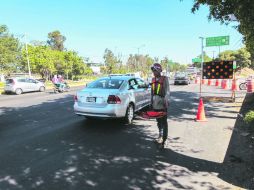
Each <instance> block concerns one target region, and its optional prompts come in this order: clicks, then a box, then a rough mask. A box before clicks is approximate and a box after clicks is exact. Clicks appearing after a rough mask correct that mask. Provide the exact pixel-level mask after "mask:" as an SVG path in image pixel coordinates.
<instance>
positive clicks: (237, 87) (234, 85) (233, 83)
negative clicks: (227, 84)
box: [231, 79, 239, 91]
mask: <svg viewBox="0 0 254 190" xmlns="http://www.w3.org/2000/svg"><path fill="white" fill-rule="evenodd" d="M231 90H232V91H238V90H239V84H238V81H237V80H236V79H233V80H232V88H231Z"/></svg>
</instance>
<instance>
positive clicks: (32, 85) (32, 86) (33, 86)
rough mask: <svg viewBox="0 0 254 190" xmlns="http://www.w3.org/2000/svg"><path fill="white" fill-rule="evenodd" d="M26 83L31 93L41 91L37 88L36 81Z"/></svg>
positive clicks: (31, 80)
mask: <svg viewBox="0 0 254 190" xmlns="http://www.w3.org/2000/svg"><path fill="white" fill-rule="evenodd" d="M26 82H27V85H28V89H29V91H30V92H31V91H37V90H39V89H38V87H37V82H36V80H34V79H27V80H26Z"/></svg>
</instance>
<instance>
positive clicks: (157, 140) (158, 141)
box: [154, 136, 163, 144]
mask: <svg viewBox="0 0 254 190" xmlns="http://www.w3.org/2000/svg"><path fill="white" fill-rule="evenodd" d="M154 142H156V143H158V144H161V143H162V142H163V138H162V137H160V136H159V137H158V138H156V139H154Z"/></svg>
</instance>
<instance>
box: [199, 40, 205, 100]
mask: <svg viewBox="0 0 254 190" xmlns="http://www.w3.org/2000/svg"><path fill="white" fill-rule="evenodd" d="M199 38H200V39H201V72H200V87H199V97H200V98H201V97H202V79H203V64H204V45H203V41H204V37H199Z"/></svg>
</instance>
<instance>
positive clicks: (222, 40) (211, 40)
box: [206, 36, 229, 47]
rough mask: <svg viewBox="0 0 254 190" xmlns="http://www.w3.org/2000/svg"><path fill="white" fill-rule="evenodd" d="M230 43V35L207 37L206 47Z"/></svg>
mask: <svg viewBox="0 0 254 190" xmlns="http://www.w3.org/2000/svg"><path fill="white" fill-rule="evenodd" d="M224 45H229V36H217V37H208V38H206V47H211V46H224Z"/></svg>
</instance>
